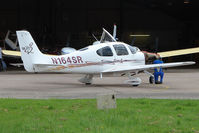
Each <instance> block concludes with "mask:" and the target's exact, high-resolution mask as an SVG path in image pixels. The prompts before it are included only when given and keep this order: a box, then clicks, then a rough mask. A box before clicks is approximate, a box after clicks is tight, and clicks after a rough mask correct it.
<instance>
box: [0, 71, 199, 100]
mask: <svg viewBox="0 0 199 133" xmlns="http://www.w3.org/2000/svg"><path fill="white" fill-rule="evenodd" d="M82 76H83V75H77V74H47V73H42V74H40V73H39V74H33V73H27V72H25V71H7V72H0V98H19V99H48V98H59V99H76V98H86V99H87V98H96V95H98V94H106V93H115V94H116V97H117V98H154V99H199V69H171V70H167V71H165V77H164V83H163V84H158V85H156V84H149V83H148V76H147V75H145V74H140V75H139V76H140V77H141V79H142V84H140V85H139V86H138V87H132V86H131V85H127V84H124V81H125V80H128V78H127V77H103V79H100V78H99V77H95V78H94V82H93V84H92V85H89V86H88V85H84V84H82V83H79V82H78V79H80V78H81V77H82Z"/></svg>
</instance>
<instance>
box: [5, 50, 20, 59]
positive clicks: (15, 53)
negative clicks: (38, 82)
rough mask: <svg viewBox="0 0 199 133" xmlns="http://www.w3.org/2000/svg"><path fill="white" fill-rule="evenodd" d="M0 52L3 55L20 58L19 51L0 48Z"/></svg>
mask: <svg viewBox="0 0 199 133" xmlns="http://www.w3.org/2000/svg"><path fill="white" fill-rule="evenodd" d="M2 54H3V56H4V57H17V58H21V52H20V51H13V50H2Z"/></svg>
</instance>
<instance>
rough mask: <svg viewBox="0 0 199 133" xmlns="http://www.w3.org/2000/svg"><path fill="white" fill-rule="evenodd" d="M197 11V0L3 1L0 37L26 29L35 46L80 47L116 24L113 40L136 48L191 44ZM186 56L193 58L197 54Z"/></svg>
mask: <svg viewBox="0 0 199 133" xmlns="http://www.w3.org/2000/svg"><path fill="white" fill-rule="evenodd" d="M198 12H199V1H197V0H108V1H107V0H82V1H79V0H71V1H68V0H6V1H1V8H0V17H1V19H0V39H1V42H2V40H3V39H4V37H5V35H6V32H7V31H8V30H11V31H12V32H15V31H16V30H22V29H25V30H28V31H29V32H30V33H31V34H32V36H33V38H34V39H35V41H36V43H37V45H38V46H39V47H40V48H46V49H49V51H52V50H55V49H56V50H60V49H61V48H62V47H65V46H66V45H67V44H69V45H70V47H74V48H76V49H80V48H82V47H85V46H87V45H91V44H92V43H93V42H94V41H95V39H94V38H93V36H92V34H94V35H95V36H96V37H97V38H98V39H100V36H101V33H102V28H105V29H107V31H109V32H110V33H111V34H112V32H113V24H116V25H117V38H118V40H120V41H123V42H126V43H128V44H132V42H133V44H132V45H136V46H138V47H139V48H140V49H141V50H146V51H151V52H157V51H167V50H175V49H183V48H192V47H198V46H199V13H198ZM133 35H147V36H138V37H134V36H133ZM1 42H0V45H2V44H1ZM186 57H188V58H191V59H194V60H195V58H197V57H198V54H194V55H187V56H186ZM197 59H198V58H197Z"/></svg>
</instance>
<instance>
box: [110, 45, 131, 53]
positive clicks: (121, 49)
mask: <svg viewBox="0 0 199 133" xmlns="http://www.w3.org/2000/svg"><path fill="white" fill-rule="evenodd" d="M113 47H114V49H115V51H116V53H117V55H128V54H129V53H128V51H127V49H126V47H125V46H124V45H122V44H117V45H113Z"/></svg>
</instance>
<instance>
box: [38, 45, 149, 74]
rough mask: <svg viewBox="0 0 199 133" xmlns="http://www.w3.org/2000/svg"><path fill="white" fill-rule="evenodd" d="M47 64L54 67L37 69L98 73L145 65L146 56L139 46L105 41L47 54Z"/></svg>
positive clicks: (39, 69)
mask: <svg viewBox="0 0 199 133" xmlns="http://www.w3.org/2000/svg"><path fill="white" fill-rule="evenodd" d="M40 64H41V62H40ZM45 64H52V67H49V66H48V68H45V67H44V68H36V71H49V70H50V71H53V72H67V73H88V74H98V73H101V72H102V71H104V70H107V69H110V68H113V67H115V66H117V67H122V66H136V65H144V64H145V56H144V54H143V53H142V52H141V51H140V50H139V49H138V48H136V47H132V46H130V45H128V44H125V43H123V42H105V43H100V44H98V45H90V46H88V47H85V48H82V49H80V50H78V51H75V52H72V53H70V54H67V55H62V56H46V57H45ZM53 65H54V66H53Z"/></svg>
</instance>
